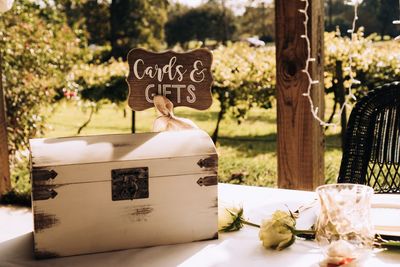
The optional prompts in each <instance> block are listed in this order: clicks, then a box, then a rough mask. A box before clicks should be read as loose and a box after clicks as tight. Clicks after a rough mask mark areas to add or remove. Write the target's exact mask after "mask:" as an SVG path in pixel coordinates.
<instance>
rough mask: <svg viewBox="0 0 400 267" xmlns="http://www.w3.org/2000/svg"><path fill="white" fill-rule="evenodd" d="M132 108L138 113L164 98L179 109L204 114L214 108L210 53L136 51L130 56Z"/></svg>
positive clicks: (197, 51) (201, 50)
mask: <svg viewBox="0 0 400 267" xmlns="http://www.w3.org/2000/svg"><path fill="white" fill-rule="evenodd" d="M128 63H129V75H128V78H127V82H128V84H129V98H128V104H129V106H130V107H131V108H132V109H133V110H136V111H140V110H144V109H147V108H150V107H153V106H154V104H153V97H154V96H155V95H164V96H166V97H167V98H168V99H169V100H171V101H172V103H173V104H174V106H175V107H177V106H187V107H191V108H195V109H200V110H204V109H207V108H209V107H210V106H211V104H212V96H211V84H212V82H213V78H212V75H211V63H212V54H211V52H210V51H208V50H207V49H196V50H193V51H191V52H187V53H176V52H173V51H167V52H163V53H153V52H149V51H146V50H144V49H141V48H135V49H133V50H131V51H130V52H129V54H128Z"/></svg>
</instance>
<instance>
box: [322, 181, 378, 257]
mask: <svg viewBox="0 0 400 267" xmlns="http://www.w3.org/2000/svg"><path fill="white" fill-rule="evenodd" d="M316 192H317V194H318V197H319V201H320V206H321V209H320V213H319V216H318V219H317V223H316V237H315V238H316V240H317V242H318V244H319V246H320V247H321V249H322V251H323V253H324V254H325V256H326V257H331V258H332V257H333V258H334V257H338V258H340V257H342V258H351V259H361V258H363V257H365V256H367V255H366V254H369V253H370V252H371V251H372V247H373V241H374V235H375V233H374V228H373V225H372V221H371V216H370V210H371V197H372V195H373V193H374V190H373V189H372V188H371V187H369V186H365V185H358V184H329V185H323V186H320V187H318V188H317V189H316Z"/></svg>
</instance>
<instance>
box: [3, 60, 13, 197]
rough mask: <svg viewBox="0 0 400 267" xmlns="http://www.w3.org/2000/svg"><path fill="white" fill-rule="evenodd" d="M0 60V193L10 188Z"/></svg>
mask: <svg viewBox="0 0 400 267" xmlns="http://www.w3.org/2000/svg"><path fill="white" fill-rule="evenodd" d="M1 61H2V60H1V56H0V195H1V194H3V193H5V192H7V191H8V190H9V189H10V188H11V181H10V166H9V156H8V142H7V124H6V112H5V101H4V93H3V82H2V76H3V73H2V71H1V65H2V64H1Z"/></svg>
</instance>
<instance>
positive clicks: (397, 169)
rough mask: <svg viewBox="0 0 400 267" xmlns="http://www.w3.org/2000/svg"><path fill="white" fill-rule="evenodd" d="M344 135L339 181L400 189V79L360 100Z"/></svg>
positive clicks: (391, 190)
mask: <svg viewBox="0 0 400 267" xmlns="http://www.w3.org/2000/svg"><path fill="white" fill-rule="evenodd" d="M345 139H346V140H345V145H344V151H343V157H342V163H341V166H340V172H339V178H338V182H339V183H356V184H366V185H369V186H371V187H373V188H374V190H375V192H377V193H400V82H393V83H390V84H386V85H384V86H382V87H380V88H377V89H376V90H373V91H371V92H369V93H368V95H367V96H365V97H363V98H361V99H360V100H359V101H358V102H357V104H356V105H355V107H354V109H353V111H352V112H351V115H350V118H349V123H348V127H347V131H346V138H345Z"/></svg>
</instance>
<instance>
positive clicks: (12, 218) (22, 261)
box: [0, 184, 400, 267]
mask: <svg viewBox="0 0 400 267" xmlns="http://www.w3.org/2000/svg"><path fill="white" fill-rule="evenodd" d="M315 197H316V195H315V193H313V192H305V191H296V190H283V189H272V188H261V187H249V186H237V185H228V184H220V185H219V200H220V201H221V202H227V203H237V204H242V205H243V207H244V210H245V217H246V218H248V219H250V220H251V221H253V222H256V223H259V222H260V220H261V219H262V218H265V217H267V216H268V215H270V214H271V213H272V212H273V211H274V210H276V209H287V207H289V208H290V209H292V210H295V209H297V208H298V207H299V206H301V205H303V204H309V203H310V202H312V201H313V200H314V199H315ZM390 197H392V198H393V201H398V202H400V196H390ZM286 206H287V207H286ZM314 218H315V212H313V211H312V210H309V211H308V213H307V212H305V213H304V216H303V217H302V218H301V219H300V220H299V222H298V225H299V226H304V227H306V226H307V225H308V226H309V225H310V224H311V223H312V221H313V220H314ZM60 242H62V240H60ZM32 250H33V237H32V215H31V213H30V211H29V210H28V209H17V210H16V209H14V208H11V207H4V206H3V207H0V267H14V266H40V267H42V266H43V267H45V266H68V267H71V266H84V267H90V266H96V267H103V266H104V267H106V266H107V267H109V266H122V267H124V266H140V267H142V266H143V267H145V266H160V267H168V266H195V267H197V266H199V267H203V266H210V267H211V266H213V267H214V266H246V267H247V266H266V267H269V266H276V267H281V266H282V267H288V266H295V267H302V266H307V267H308V266H318V263H319V261H320V260H322V256H321V254H320V251H319V249H318V247H317V246H316V244H315V243H314V242H312V241H302V240H297V241H296V243H295V244H294V245H292V246H291V247H289V248H287V249H285V250H283V251H273V250H267V249H265V248H263V247H262V245H261V243H260V241H259V240H258V229H256V228H254V227H250V226H245V227H244V228H243V229H242V230H241V231H239V232H235V233H224V234H220V238H219V239H218V240H213V241H203V242H193V243H189V244H180V245H171V246H160V247H152V248H143V249H131V250H123V251H116V252H109V253H98V254H91V255H84V256H75V257H65V258H58V259H49V260H40V261H36V260H34V258H33V253H32ZM365 266H371V267H386V266H393V267H394V266H400V251H399V252H387V251H386V252H379V253H375V254H374V255H373V256H371V258H369V259H368V260H367V262H366V265H365Z"/></svg>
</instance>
